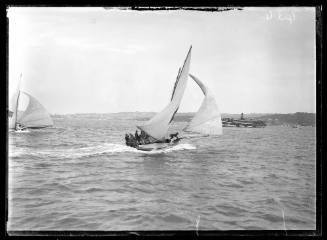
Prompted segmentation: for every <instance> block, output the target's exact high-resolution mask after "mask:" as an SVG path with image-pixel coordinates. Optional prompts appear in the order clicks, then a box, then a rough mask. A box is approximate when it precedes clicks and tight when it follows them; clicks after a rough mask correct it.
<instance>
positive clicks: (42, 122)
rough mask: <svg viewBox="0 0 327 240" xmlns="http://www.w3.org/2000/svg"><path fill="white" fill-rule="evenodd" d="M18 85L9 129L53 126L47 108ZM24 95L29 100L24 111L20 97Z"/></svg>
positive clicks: (13, 99) (13, 98)
mask: <svg viewBox="0 0 327 240" xmlns="http://www.w3.org/2000/svg"><path fill="white" fill-rule="evenodd" d="M19 86H20V81H19V84H18V87H17V89H16V91H15V93H14V94H13V96H12V98H11V102H10V106H9V111H8V115H9V130H16V131H17V130H24V129H27V128H32V129H33V128H34V129H35V128H45V127H51V126H53V121H52V119H51V117H50V115H49V113H48V112H47V111H46V109H45V108H44V107H43V106H42V105H41V103H39V102H38V100H36V99H35V98H34V97H32V96H31V95H30V94H28V93H25V92H23V91H20V89H19ZM21 96H24V97H25V98H26V99H27V100H28V105H27V107H26V109H24V111H19V110H18V108H19V102H20V101H19V100H20V97H21Z"/></svg>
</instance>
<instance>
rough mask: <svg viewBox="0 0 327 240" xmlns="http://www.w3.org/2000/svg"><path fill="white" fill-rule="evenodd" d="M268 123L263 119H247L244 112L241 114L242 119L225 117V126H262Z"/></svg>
mask: <svg viewBox="0 0 327 240" xmlns="http://www.w3.org/2000/svg"><path fill="white" fill-rule="evenodd" d="M265 126H266V123H265V122H264V121H261V120H254V119H245V118H244V114H243V113H242V114H241V118H240V119H234V118H223V127H245V128H262V127H265Z"/></svg>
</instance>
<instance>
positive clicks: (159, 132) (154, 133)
mask: <svg viewBox="0 0 327 240" xmlns="http://www.w3.org/2000/svg"><path fill="white" fill-rule="evenodd" d="M191 50H192V46H191V47H190V49H189V51H188V53H187V56H186V59H185V61H184V64H183V67H182V69H180V70H179V73H178V76H177V79H176V82H175V86H174V89H173V93H172V97H171V101H170V103H169V104H168V105H167V106H166V107H165V108H164V109H163V110H162V111H161V112H159V113H157V114H156V115H155V116H154V117H152V118H151V119H150V120H149V121H147V122H146V123H145V124H144V125H140V126H137V127H138V128H139V129H141V130H143V131H144V132H146V133H147V134H148V135H149V136H151V137H153V138H155V139H156V140H162V139H164V138H165V137H166V135H167V132H168V128H169V125H170V123H171V122H172V120H173V118H174V116H175V114H176V112H177V111H178V108H179V105H180V103H181V100H182V97H183V95H184V91H185V88H186V85H187V79H188V73H189V68H190V61H191Z"/></svg>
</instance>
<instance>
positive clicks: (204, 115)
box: [184, 74, 223, 135]
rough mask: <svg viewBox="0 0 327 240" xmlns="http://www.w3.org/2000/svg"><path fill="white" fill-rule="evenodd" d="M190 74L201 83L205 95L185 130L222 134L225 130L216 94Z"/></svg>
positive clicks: (206, 133) (197, 81) (196, 80)
mask: <svg viewBox="0 0 327 240" xmlns="http://www.w3.org/2000/svg"><path fill="white" fill-rule="evenodd" d="M189 75H190V77H191V78H192V79H193V80H194V81H195V82H196V83H197V84H198V85H199V87H200V88H201V90H202V92H203V94H204V95H205V97H204V99H203V101H202V104H201V106H200V108H199V110H198V111H197V113H196V114H195V116H194V117H193V119H192V120H191V121H190V122H189V123H188V125H187V126H186V127H185V128H184V131H186V132H194V133H201V134H205V135H221V134H222V132H223V131H222V129H223V128H222V122H221V114H220V111H219V109H218V105H217V103H216V99H215V97H214V95H213V94H212V93H211V91H210V90H209V89H208V87H206V86H205V85H204V84H203V83H202V82H201V81H200V80H199V79H198V78H196V77H195V76H193V75H192V74H189Z"/></svg>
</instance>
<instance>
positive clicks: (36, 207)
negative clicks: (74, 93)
mask: <svg viewBox="0 0 327 240" xmlns="http://www.w3.org/2000/svg"><path fill="white" fill-rule="evenodd" d="M54 123H55V127H54V128H49V129H43V130H30V131H29V132H25V133H15V132H14V133H10V134H9V149H8V152H9V159H8V165H9V168H8V174H9V175H8V180H9V187H8V204H9V206H8V223H7V227H8V228H7V229H8V230H105V231H116V230H195V229H198V230H244V229H245V230H249V229H251V230H253V229H259V230H262V229H281V230H284V229H287V230H297V229H302V230H303V229H306V230H307V229H308V230H309V229H315V227H316V221H315V219H316V209H315V206H316V202H315V201H316V200H315V199H316V186H315V182H316V174H315V169H316V161H315V147H316V141H315V128H314V127H303V128H288V127H266V128H262V129H247V128H224V129H223V130H224V134H223V135H222V136H216V137H206V138H190V139H183V140H182V141H181V143H180V144H179V145H177V146H175V147H173V148H172V149H169V150H162V151H157V152H154V153H149V152H141V151H137V150H135V149H133V148H130V147H127V146H125V144H124V134H125V132H129V131H130V132H134V131H135V125H136V124H138V123H140V121H139V120H137V119H135V118H131V117H128V115H126V116H120V117H117V116H116V117H114V116H105V117H100V115H94V116H93V117H90V116H87V117H86V116H84V117H83V116H78V117H77V116H76V117H72V116H65V117H60V118H59V117H56V118H54ZM184 124H185V123H183V122H178V123H176V125H175V126H174V127H175V128H177V129H178V128H180V127H181V126H182V125H184Z"/></svg>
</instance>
